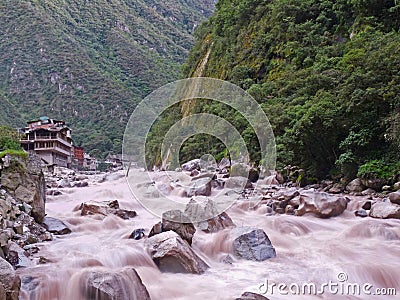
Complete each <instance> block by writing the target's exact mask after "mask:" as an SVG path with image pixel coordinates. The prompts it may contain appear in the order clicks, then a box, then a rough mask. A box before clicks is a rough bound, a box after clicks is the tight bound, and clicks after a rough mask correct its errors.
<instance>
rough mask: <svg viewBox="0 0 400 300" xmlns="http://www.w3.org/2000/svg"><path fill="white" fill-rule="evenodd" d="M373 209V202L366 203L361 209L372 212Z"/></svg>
mask: <svg viewBox="0 0 400 300" xmlns="http://www.w3.org/2000/svg"><path fill="white" fill-rule="evenodd" d="M371 207H372V202H371V201H365V203H364V204H363V206H362V207H361V208H362V209H365V210H370V209H371Z"/></svg>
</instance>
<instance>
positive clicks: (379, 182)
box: [361, 178, 386, 191]
mask: <svg viewBox="0 0 400 300" xmlns="http://www.w3.org/2000/svg"><path fill="white" fill-rule="evenodd" d="M361 182H362V184H363V185H364V186H365V187H367V188H371V189H373V190H375V191H380V190H381V189H382V187H383V186H384V185H385V183H386V181H385V180H384V179H364V178H361Z"/></svg>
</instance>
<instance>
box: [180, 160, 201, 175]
mask: <svg viewBox="0 0 400 300" xmlns="http://www.w3.org/2000/svg"><path fill="white" fill-rule="evenodd" d="M200 161H201V160H200V159H193V160H191V161H188V162H187V163H184V164H183V165H182V170H183V171H186V172H192V171H193V170H198V171H199V170H200Z"/></svg>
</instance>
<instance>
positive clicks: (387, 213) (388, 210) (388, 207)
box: [369, 202, 400, 219]
mask: <svg viewBox="0 0 400 300" xmlns="http://www.w3.org/2000/svg"><path fill="white" fill-rule="evenodd" d="M369 215H370V217H373V218H377V219H400V205H398V204H394V203H391V202H377V203H375V204H374V205H372V208H371V210H370V212H369Z"/></svg>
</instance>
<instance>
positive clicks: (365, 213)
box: [354, 209, 368, 218]
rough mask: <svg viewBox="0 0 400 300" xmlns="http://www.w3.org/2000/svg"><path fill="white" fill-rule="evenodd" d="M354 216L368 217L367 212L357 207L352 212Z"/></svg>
mask: <svg viewBox="0 0 400 300" xmlns="http://www.w3.org/2000/svg"><path fill="white" fill-rule="evenodd" d="M354 214H355V215H356V217H361V218H366V217H368V213H367V211H366V210H365V209H359V210H356V211H355V212H354Z"/></svg>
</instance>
